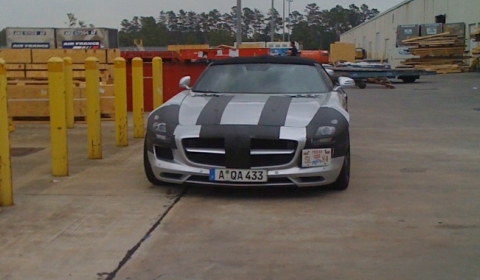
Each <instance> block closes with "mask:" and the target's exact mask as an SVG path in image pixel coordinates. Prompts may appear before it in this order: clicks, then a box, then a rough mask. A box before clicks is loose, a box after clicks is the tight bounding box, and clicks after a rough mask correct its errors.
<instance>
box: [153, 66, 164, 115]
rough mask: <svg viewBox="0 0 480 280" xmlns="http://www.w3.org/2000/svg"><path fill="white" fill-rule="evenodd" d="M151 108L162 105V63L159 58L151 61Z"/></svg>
mask: <svg viewBox="0 0 480 280" xmlns="http://www.w3.org/2000/svg"><path fill="white" fill-rule="evenodd" d="M152 68H153V70H152V85H153V108H154V109H155V108H158V107H160V106H161V105H162V104H163V61H162V58H161V57H154V58H153V60H152Z"/></svg>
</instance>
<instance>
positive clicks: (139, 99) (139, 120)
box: [132, 57, 145, 138]
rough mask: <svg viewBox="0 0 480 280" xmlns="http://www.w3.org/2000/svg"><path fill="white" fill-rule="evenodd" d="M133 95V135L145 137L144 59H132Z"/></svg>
mask: <svg viewBox="0 0 480 280" xmlns="http://www.w3.org/2000/svg"><path fill="white" fill-rule="evenodd" d="M132 89H133V92H132V95H133V98H132V99H133V104H132V107H133V137H134V138H143V137H144V134H145V125H144V120H143V111H144V109H143V60H142V59H141V58H139V57H135V58H134V59H132Z"/></svg>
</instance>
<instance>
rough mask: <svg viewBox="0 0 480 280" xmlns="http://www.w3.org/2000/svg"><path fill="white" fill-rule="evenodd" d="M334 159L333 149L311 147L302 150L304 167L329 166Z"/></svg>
mask: <svg viewBox="0 0 480 280" xmlns="http://www.w3.org/2000/svg"><path fill="white" fill-rule="evenodd" d="M331 160H332V149H310V150H303V151H302V167H323V166H329V165H330V163H331Z"/></svg>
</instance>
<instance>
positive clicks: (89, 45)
mask: <svg viewBox="0 0 480 280" xmlns="http://www.w3.org/2000/svg"><path fill="white" fill-rule="evenodd" d="M100 47H101V44H100V41H62V48H64V49H100Z"/></svg>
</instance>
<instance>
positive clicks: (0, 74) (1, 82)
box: [0, 58, 13, 206]
mask: <svg viewBox="0 0 480 280" xmlns="http://www.w3.org/2000/svg"><path fill="white" fill-rule="evenodd" d="M12 205H13V185H12V167H11V161H10V131H9V130H8V112H7V66H6V65H5V61H4V60H3V59H1V58H0V206H12Z"/></svg>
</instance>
